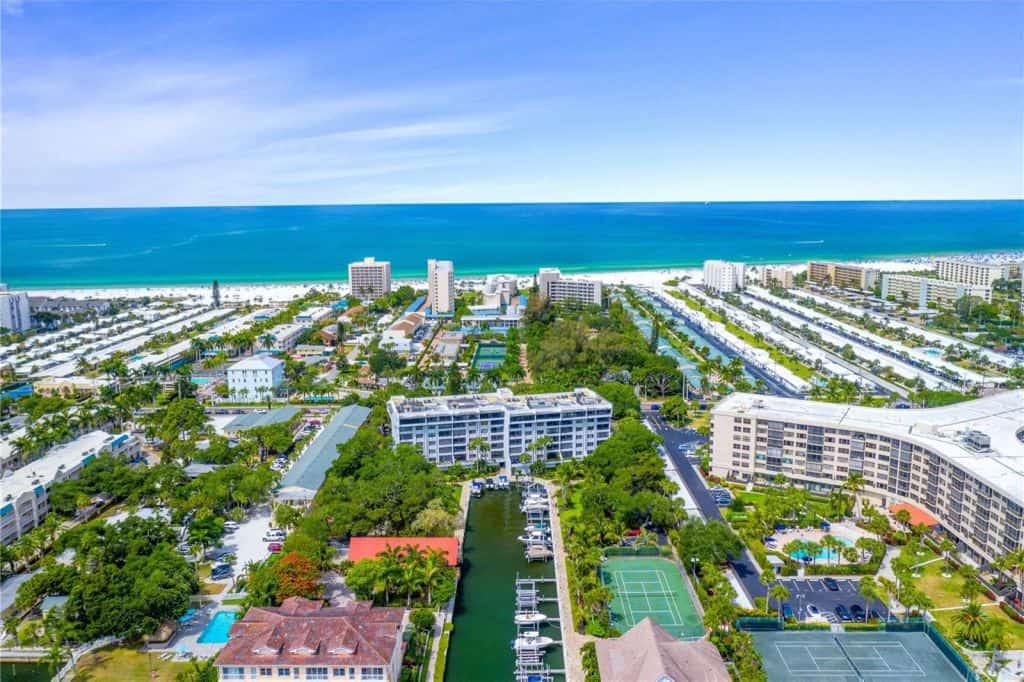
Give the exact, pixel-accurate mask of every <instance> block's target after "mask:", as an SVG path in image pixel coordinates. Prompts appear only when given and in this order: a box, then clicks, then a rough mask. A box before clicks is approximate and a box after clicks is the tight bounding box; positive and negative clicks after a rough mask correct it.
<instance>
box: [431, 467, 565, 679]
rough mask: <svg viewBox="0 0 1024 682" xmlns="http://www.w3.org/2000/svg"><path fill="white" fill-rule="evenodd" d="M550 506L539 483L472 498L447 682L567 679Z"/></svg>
mask: <svg viewBox="0 0 1024 682" xmlns="http://www.w3.org/2000/svg"><path fill="white" fill-rule="evenodd" d="M499 480H500V479H499ZM472 490H473V488H472V487H471V491H472ZM549 505H550V503H549V501H548V499H547V493H546V491H545V490H544V488H543V487H542V486H540V485H539V484H534V485H533V486H521V485H518V486H515V487H513V488H511V489H507V488H502V487H501V486H500V485H496V486H495V488H493V489H488V488H485V486H484V485H483V483H482V482H481V485H480V492H479V494H478V495H477V494H476V493H474V498H473V499H472V501H471V503H470V506H469V513H468V515H467V522H466V535H465V540H464V545H463V547H464V553H463V564H462V577H461V579H460V581H459V588H458V594H457V596H456V600H455V611H454V619H453V622H454V625H455V627H454V630H453V632H452V640H451V645H450V648H449V650H448V665H447V667H446V669H445V680H446V681H447V682H461V681H475V680H479V679H481V671H494V672H491V673H488V674H487V678H488V679H514V680H517V682H555V681H556V680H564V679H565V676H564V667H565V666H564V662H563V660H564V659H563V656H562V650H561V640H562V636H561V634H560V626H561V622H560V619H559V614H558V594H557V592H558V590H557V583H556V582H555V570H554V563H553V562H551V561H549V559H551V558H552V557H553V552H552V547H551V540H550V532H551V531H550V528H551V526H550V522H549V519H550V516H549V515H550V506H549Z"/></svg>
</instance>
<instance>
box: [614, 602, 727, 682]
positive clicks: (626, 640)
mask: <svg viewBox="0 0 1024 682" xmlns="http://www.w3.org/2000/svg"><path fill="white" fill-rule="evenodd" d="M597 666H598V669H599V670H600V672H601V679H603V680H616V681H617V680H645V681H649V682H661V681H663V680H671V682H729V680H731V679H732V678H731V677H730V676H729V671H728V670H727V669H726V667H725V662H724V661H723V660H722V655H721V654H719V653H718V649H716V648H715V645H714V644H712V643H711V642H709V641H707V640H705V639H699V640H696V641H693V642H682V641H680V640H678V639H676V638H675V637H673V636H672V635H670V634H669V633H668V632H666V631H665V629H664V628H662V627H661V626H660V625H658V624H657V623H655V622H654V621H653V620H651V619H650V618H644V619H643V620H642V621H640V622H639V623H637V624H636V625H634V626H633V627H632V628H630V629H629V631H628V632H626V633H625V634H624V635H622V636H621V637H617V638H615V639H599V640H597Z"/></svg>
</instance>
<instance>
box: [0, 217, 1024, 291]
mask: <svg viewBox="0 0 1024 682" xmlns="http://www.w3.org/2000/svg"><path fill="white" fill-rule="evenodd" d="M999 251H1024V201H1017V200H1008V201H895V202H774V203H717V202H716V203H655V204H646V203H624V204H618V203H616V204H458V205H443V204H441V205H438V204H433V205H388V206H262V207H227V208H224V207H205V208H204V207H195V208H141V209H60V210H50V209H21V210H3V211H0V281H2V282H6V283H7V284H9V285H10V286H11V287H12V288H13V287H18V288H43V287H75V286H95V287H102V286H118V285H169V284H200V283H209V282H210V281H212V280H214V279H218V280H220V281H221V282H293V281H301V282H311V281H318V280H339V279H344V278H345V276H346V264H347V263H348V262H349V261H352V260H357V259H359V258H362V257H363V256H376V257H377V258H379V259H387V260H390V261H391V262H392V269H393V274H394V276H395V277H423V276H424V271H425V269H426V264H425V262H426V259H427V258H446V259H451V260H454V261H455V266H456V273H457V274H458V275H459V276H467V275H474V274H484V273H489V272H512V273H528V272H533V271H535V270H536V269H537V268H538V267H541V266H557V267H560V268H561V269H562V270H563V272H600V271H614V270H642V269H657V268H669V267H690V266H696V265H699V264H700V263H701V261H703V260H705V259H708V258H727V259H732V260H741V261H745V262H748V263H764V262H799V261H805V260H807V259H812V258H821V259H867V258H898V257H912V256H920V255H935V254H951V253H966V252H999Z"/></svg>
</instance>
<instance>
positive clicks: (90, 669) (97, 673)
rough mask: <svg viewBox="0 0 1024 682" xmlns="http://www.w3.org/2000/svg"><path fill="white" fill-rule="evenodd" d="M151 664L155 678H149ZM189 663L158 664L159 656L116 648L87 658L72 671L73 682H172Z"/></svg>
mask: <svg viewBox="0 0 1024 682" xmlns="http://www.w3.org/2000/svg"><path fill="white" fill-rule="evenodd" d="M150 663H152V666H153V670H154V672H155V673H156V675H155V676H153V677H150V675H149V666H150ZM189 665H190V664H189V663H172V662H170V661H161V660H160V658H159V654H156V653H154V654H153V655H152V656H150V655H149V654H144V653H141V652H139V651H136V650H135V649H126V648H120V647H114V648H108V649H100V650H99V651H94V652H93V653H91V654H87V655H86V656H84V657H83V658H82V660H80V661H79V662H78V667H77V668H76V669H75V678H74V679H75V682H108V681H109V682H120V681H121V680H146V679H152V680H160V681H161V682H173V681H174V676H175V675H177V674H178V673H180V672H184V671H186V670H188V669H189Z"/></svg>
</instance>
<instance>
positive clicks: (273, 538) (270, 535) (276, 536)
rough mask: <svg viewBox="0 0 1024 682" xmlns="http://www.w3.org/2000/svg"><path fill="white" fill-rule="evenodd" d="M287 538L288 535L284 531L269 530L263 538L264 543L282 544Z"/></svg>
mask: <svg viewBox="0 0 1024 682" xmlns="http://www.w3.org/2000/svg"><path fill="white" fill-rule="evenodd" d="M287 536H288V535H287V533H285V532H284V531H283V530H268V531H267V533H266V535H264V536H263V542H280V541H281V540H284V539H285V538H286V537H287Z"/></svg>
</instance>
